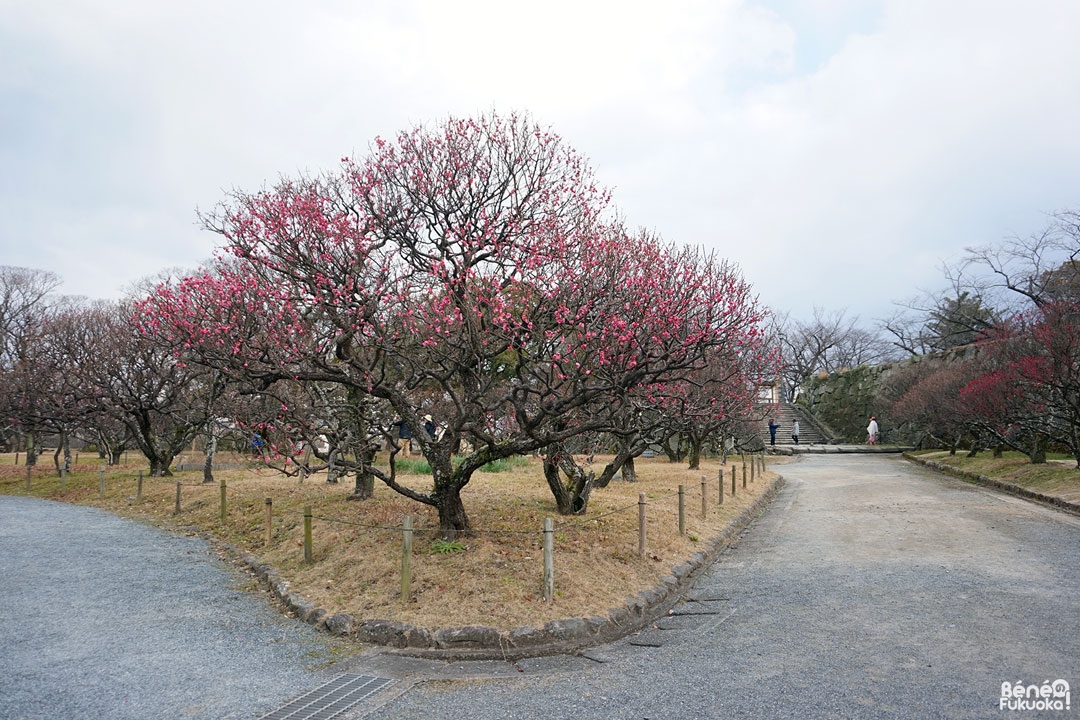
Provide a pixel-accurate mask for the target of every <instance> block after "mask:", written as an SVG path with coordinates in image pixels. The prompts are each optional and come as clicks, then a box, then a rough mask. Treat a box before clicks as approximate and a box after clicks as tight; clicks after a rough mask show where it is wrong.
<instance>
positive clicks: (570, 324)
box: [142, 114, 756, 536]
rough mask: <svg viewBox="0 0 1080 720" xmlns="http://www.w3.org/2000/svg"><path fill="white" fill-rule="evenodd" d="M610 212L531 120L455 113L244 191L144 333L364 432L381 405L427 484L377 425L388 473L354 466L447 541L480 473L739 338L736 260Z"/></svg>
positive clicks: (463, 520) (741, 309) (463, 526)
mask: <svg viewBox="0 0 1080 720" xmlns="http://www.w3.org/2000/svg"><path fill="white" fill-rule="evenodd" d="M610 210H611V208H610V202H609V198H608V194H607V192H606V191H605V190H603V189H601V188H599V187H598V186H597V185H596V183H595V181H594V179H593V176H592V173H591V171H590V169H589V168H588V167H587V165H586V163H585V162H584V160H583V159H582V158H581V157H580V156H579V155H578V154H577V153H575V152H574V151H573V150H572V149H570V148H569V147H567V146H566V145H565V144H564V143H563V142H562V140H561V139H560V138H558V137H557V136H556V135H554V134H552V133H551V132H549V131H547V130H545V129H543V128H541V127H539V126H537V125H535V124H533V123H532V122H531V121H529V120H528V119H527V118H522V117H517V116H512V117H509V118H501V117H499V116H497V115H494V114H492V115H489V116H486V117H482V118H479V119H450V120H447V121H446V122H444V123H442V124H440V125H439V126H437V127H435V128H430V129H428V128H423V127H421V128H416V129H413V130H412V131H408V132H403V133H401V134H400V135H398V137H397V138H396V139H395V140H393V141H388V140H383V139H377V140H376V141H375V143H374V144H373V146H372V148H371V153H370V155H369V157H368V158H366V159H365V160H363V161H359V162H354V161H352V160H348V159H346V160H344V161H343V163H342V166H341V168H340V169H339V170H338V171H337V172H335V173H327V174H325V175H323V176H321V177H318V178H301V179H299V180H283V181H281V182H280V183H279V184H278V185H277V186H276V187H275V188H274V189H273V190H270V191H264V192H260V193H256V194H243V193H236V194H234V195H233V196H232V197H231V199H230V200H228V201H227V202H226V203H225V204H224V205H222V206H221V208H219V210H218V211H217V212H215V213H213V214H211V215H209V216H207V217H206V218H205V222H206V225H207V226H208V227H209V228H210V229H212V230H214V231H216V232H218V233H220V234H221V235H222V236H223V237H224V239H225V247H224V253H223V254H222V255H221V256H220V257H219V259H218V260H217V262H216V263H215V265H214V267H212V268H210V269H209V270H207V271H205V272H203V273H202V274H199V275H196V276H193V277H190V278H187V279H185V280H184V281H182V282H180V283H176V284H171V285H164V286H162V287H160V288H158V290H157V291H156V292H155V293H154V294H153V295H151V296H150V297H149V298H148V299H147V300H146V302H145V303H144V305H143V313H142V318H143V327H144V329H145V331H146V332H147V333H150V334H153V335H154V336H155V337H158V338H159V339H161V340H162V341H164V342H167V343H168V344H170V345H171V346H172V347H173V348H174V349H175V350H176V351H178V352H182V353H187V354H189V355H190V356H191V357H193V358H197V360H198V362H200V363H203V364H205V365H208V366H211V367H214V368H216V369H218V370H220V371H222V372H225V373H228V374H229V375H230V376H231V377H233V378H242V379H244V380H245V381H246V382H248V383H250V384H251V386H252V387H253V388H256V389H258V388H260V387H261V388H262V389H263V390H265V389H268V388H270V387H271V386H272V385H273V384H275V383H281V382H292V383H300V384H304V383H329V384H337V385H340V386H342V387H344V388H348V389H350V390H352V391H355V392H357V393H360V394H362V395H364V396H366V397H370V398H373V399H374V400H376V401H378V403H377V404H381V406H382V409H381V410H380V411H379V413H376V414H374V415H373V416H372V417H371V418H369V420H370V424H371V425H373V426H380V423H381V422H382V420H381V419H380V417H384V416H385V413H386V409H387V408H388V409H389V411H390V412H391V413H392V414H393V416H395V417H396V418H397V419H400V421H401V422H403V423H404V424H405V425H407V426H408V427H409V428H410V430H411V434H412V437H413V438H414V439H416V441H417V442H418V443H419V446H420V449H421V452H422V453H423V455H424V457H425V458H426V459H427V461H428V463H429V464H430V466H431V468H432V476H433V480H434V483H433V487H432V489H431V490H421V489H417V488H413V487H409V486H407V485H405V483H404V481H403V480H402V478H401V476H400V475H398V474H397V472H396V463H395V458H396V455H397V451H398V448H397V447H396V445H395V442H396V441H395V438H394V436H393V435H392V434H391V433H390V431H389V428H386V427H384V432H385V434H386V438H387V441H388V442H389V443H390V445H391V453H390V464H389V470H384V469H382V468H377V467H373V466H371V465H370V464H369V463H368V462H367V461H365V460H363V459H358V461H357V462H358V463H359V467H358V468H357V469H358V470H359V471H360V472H365V473H371V474H373V475H374V476H376V477H378V478H379V479H380V480H381V481H382V482H384V483H385V484H386V485H388V486H389V487H391V488H393V489H394V490H396V491H397V492H399V493H402V494H403V495H406V496H408V497H410V498H412V499H414V500H416V501H418V502H421V503H425V504H428V505H431V506H434V507H435V508H436V509H437V510H438V513H439V520H440V526H441V529H442V530H443V532H444V534H446V535H447V536H454V535H456V534H458V533H462V532H468V531H469V529H470V524H469V520H468V517H467V515H466V513H465V508H464V506H463V504H462V501H461V491H462V489H463V488H464V487H465V485H466V484H467V483H468V482H469V480H470V478H471V477H472V475H473V473H474V472H475V471H476V470H477V469H479V468H480V467H482V466H483V465H485V464H486V463H488V462H490V461H492V460H495V459H498V458H502V457H508V456H510V455H514V454H518V453H522V452H528V451H532V450H535V449H539V448H543V447H545V446H548V445H551V444H553V443H559V442H561V441H563V440H566V439H568V438H570V437H573V436H575V435H577V434H579V433H581V432H583V431H589V430H600V429H604V428H605V427H606V426H607V425H608V421H607V417H606V416H605V415H602V414H597V413H595V412H592V410H593V409H595V408H596V407H597V406H599V405H601V404H602V403H604V402H608V401H610V400H611V399H612V398H616V397H618V396H619V394H620V393H626V392H629V391H631V390H634V391H638V390H639V389H641V388H647V387H650V386H655V385H659V384H662V383H665V382H668V381H675V380H678V379H679V376H680V373H683V372H686V371H689V370H691V369H693V368H696V367H698V366H699V365H700V364H701V362H702V358H703V357H704V354H705V352H706V351H707V350H708V349H709V348H711V347H713V346H715V345H716V344H717V342H719V341H720V339H721V338H730V337H738V336H739V334H740V333H741V332H743V331H744V330H746V328H745V326H743V325H737V324H736V323H735V322H733V321H732V318H743V317H744V316H745V315H746V314H747V313H746V306H747V304H748V303H750V304H752V302H751V300H750V298H749V295H748V293H747V292H745V289H744V287H745V286H744V284H743V283H742V281H741V279H740V278H739V277H738V275H737V274H736V273H735V272H734V271H733V270H732V269H731V268H728V267H726V266H723V265H720V264H717V263H715V262H712V261H708V262H706V261H705V260H704V259H702V258H701V257H699V256H695V255H694V253H693V252H691V251H685V252H682V253H680V252H676V251H673V250H672V248H670V247H668V246H665V245H663V244H662V243H660V242H659V241H658V240H657V239H655V238H653V237H650V236H648V235H646V234H638V235H633V236H632V235H630V234H629V233H627V232H625V231H624V230H623V229H622V228H621V226H620V225H619V224H618V223H617V222H614V221H613V220H612V219H610V218H609V216H610V215H611V214H612V213H611V212H610ZM691 260H693V262H691ZM755 312H756V311H755ZM750 316H751V317H754V316H755V315H754V312H751V313H750ZM725 333H726V334H725ZM283 410H285V411H287V410H288V408H287V407H286V408H283ZM436 413H437V414H438V417H437V418H436V421H437V424H438V426H439V430H438V432H437V433H435V434H434V435H429V434H428V433H427V432H426V431H425V427H424V426H425V421H424V416H425V415H428V414H432V415H435V414H436ZM466 445H467V446H468V448H469V452H468V453H467V454H465V455H464V458H463V459H462V461H461V462H460V463H459V464H455V463H453V462H451V456H452V454H453V452H454V451H455V450H457V449H459V448H461V447H464V446H466ZM362 457H363V456H362Z"/></svg>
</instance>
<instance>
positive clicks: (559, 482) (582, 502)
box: [544, 449, 594, 515]
mask: <svg viewBox="0 0 1080 720" xmlns="http://www.w3.org/2000/svg"><path fill="white" fill-rule="evenodd" d="M564 474H565V475H566V479H567V482H565V483H564V482H563V479H562V477H563V475H564ZM544 478H545V479H546V480H547V484H548V487H549V488H551V494H552V495H553V496H554V497H555V507H556V508H557V509H558V511H559V514H560V515H583V514H585V510H586V509H587V508H588V506H589V495H590V494H591V493H592V488H593V480H594V476H593V474H592V473H591V472H587V471H586V470H584V469H583V468H580V467H578V465H577V464H576V463H575V462H574V459H573V458H572V457H571V456H570V455H569V454H568V453H564V452H562V451H561V449H552V450H551V451H550V452H547V453H545V454H544Z"/></svg>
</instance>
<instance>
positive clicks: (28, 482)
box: [26, 465, 32, 492]
mask: <svg viewBox="0 0 1080 720" xmlns="http://www.w3.org/2000/svg"><path fill="white" fill-rule="evenodd" d="M31 467H32V466H31V465H27V466H26V492H30V468H31Z"/></svg>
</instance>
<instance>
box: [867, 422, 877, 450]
mask: <svg viewBox="0 0 1080 720" xmlns="http://www.w3.org/2000/svg"><path fill="white" fill-rule="evenodd" d="M866 434H867V435H869V436H870V437H869V439H867V441H866V442H867V444H869V445H877V438H878V424H877V418H876V417H873V416H871V417H870V424H869V425H867V426H866Z"/></svg>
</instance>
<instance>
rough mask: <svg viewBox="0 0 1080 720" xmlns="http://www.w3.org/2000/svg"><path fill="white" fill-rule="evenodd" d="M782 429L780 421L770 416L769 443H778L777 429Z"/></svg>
mask: <svg viewBox="0 0 1080 720" xmlns="http://www.w3.org/2000/svg"><path fill="white" fill-rule="evenodd" d="M779 429H780V423H778V422H776V419H775V418H769V444H770V445H776V431H777V430H779Z"/></svg>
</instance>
